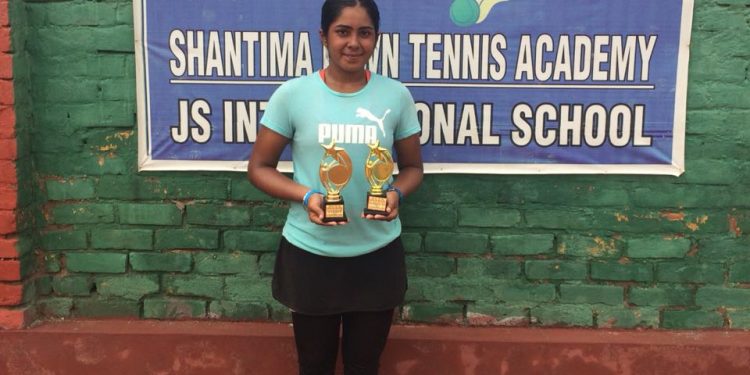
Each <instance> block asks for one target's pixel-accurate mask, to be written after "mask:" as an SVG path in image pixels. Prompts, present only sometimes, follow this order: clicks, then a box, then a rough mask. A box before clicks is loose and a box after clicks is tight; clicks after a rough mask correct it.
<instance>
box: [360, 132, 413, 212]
mask: <svg viewBox="0 0 750 375" xmlns="http://www.w3.org/2000/svg"><path fill="white" fill-rule="evenodd" d="M394 148H395V149H396V154H397V155H398V177H396V180H395V181H394V182H393V184H392V185H391V186H393V187H395V188H397V189H399V190H401V193H402V194H403V195H404V197H405V196H407V195H409V194H411V193H413V192H414V191H416V190H417V188H418V187H419V185H420V184H421V183H422V176H423V175H424V173H423V168H422V152H421V150H420V145H419V134H414V135H412V136H409V137H406V138H404V139H400V140H398V141H396V142H395V143H394ZM387 197H388V205H387V207H386V211H388V215H365V217H366V218H368V219H374V220H386V221H391V220H393V219H395V218H396V217H397V216H398V207H399V196H398V193H397V192H395V191H388V193H387Z"/></svg>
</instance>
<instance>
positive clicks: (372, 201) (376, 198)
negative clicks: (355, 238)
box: [365, 192, 388, 216]
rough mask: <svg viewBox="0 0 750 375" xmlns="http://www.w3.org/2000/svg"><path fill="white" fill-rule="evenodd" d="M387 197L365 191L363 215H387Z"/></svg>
mask: <svg viewBox="0 0 750 375" xmlns="http://www.w3.org/2000/svg"><path fill="white" fill-rule="evenodd" d="M386 207H388V197H387V196H386V195H385V192H383V194H372V193H370V192H368V193H367V204H366V205H365V215H383V216H385V215H388V211H386V210H385V209H386Z"/></svg>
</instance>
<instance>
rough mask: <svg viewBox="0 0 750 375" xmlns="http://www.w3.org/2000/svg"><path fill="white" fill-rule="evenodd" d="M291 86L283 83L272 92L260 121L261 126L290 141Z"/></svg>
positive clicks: (292, 131)
mask: <svg viewBox="0 0 750 375" xmlns="http://www.w3.org/2000/svg"><path fill="white" fill-rule="evenodd" d="M291 84H292V82H291V81H288V82H285V83H284V84H282V85H281V86H279V88H278V89H276V91H274V93H273V95H271V98H270V99H269V100H268V104H267V105H266V110H265V111H263V117H261V119H260V123H261V125H263V126H265V127H267V128H269V129H271V130H273V131H274V132H276V133H279V134H281V135H283V136H284V137H287V138H290V139H291V138H292V137H293V136H294V125H293V124H292V120H291V115H290V112H291V111H290V107H291V104H292V103H291V98H292V95H291V92H292V90H290V88H289V87H290V86H291Z"/></svg>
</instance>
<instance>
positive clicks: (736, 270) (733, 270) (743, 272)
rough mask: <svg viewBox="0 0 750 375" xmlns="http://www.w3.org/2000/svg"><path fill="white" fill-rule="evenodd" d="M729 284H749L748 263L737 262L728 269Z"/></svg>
mask: <svg viewBox="0 0 750 375" xmlns="http://www.w3.org/2000/svg"><path fill="white" fill-rule="evenodd" d="M729 282H732V283H748V282H750V262H739V263H734V264H732V265H731V266H730V268H729Z"/></svg>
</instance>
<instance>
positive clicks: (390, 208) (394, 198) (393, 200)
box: [362, 190, 398, 221]
mask: <svg viewBox="0 0 750 375" xmlns="http://www.w3.org/2000/svg"><path fill="white" fill-rule="evenodd" d="M385 196H386V199H387V201H388V203H387V204H386V207H385V211H386V212H388V214H387V215H372V214H365V213H362V217H363V218H365V219H368V220H381V221H391V220H393V219H395V218H396V217H398V193H397V192H395V191H392V190H391V191H388V192H386V195H385Z"/></svg>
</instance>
